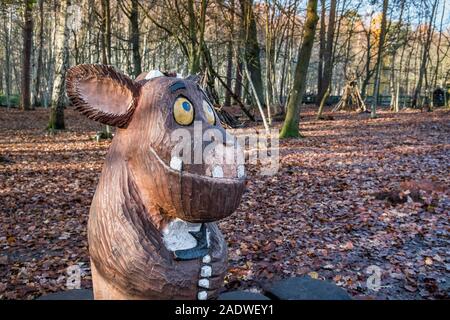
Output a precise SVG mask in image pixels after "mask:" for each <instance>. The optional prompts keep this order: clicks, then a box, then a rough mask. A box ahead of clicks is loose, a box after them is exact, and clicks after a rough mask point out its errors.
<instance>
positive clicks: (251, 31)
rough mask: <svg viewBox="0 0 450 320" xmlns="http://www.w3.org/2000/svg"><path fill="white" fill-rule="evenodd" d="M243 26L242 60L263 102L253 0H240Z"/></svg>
mask: <svg viewBox="0 0 450 320" xmlns="http://www.w3.org/2000/svg"><path fill="white" fill-rule="evenodd" d="M240 1H241V8H242V18H243V26H244V31H245V33H244V44H245V47H244V60H245V63H246V65H247V68H248V71H249V73H250V78H251V81H252V83H253V86H254V87H255V90H256V93H257V95H258V99H259V101H260V102H261V103H264V88H263V81H262V75H261V61H260V49H259V44H258V33H257V32H258V31H257V28H256V20H255V14H254V12H253V0H240Z"/></svg>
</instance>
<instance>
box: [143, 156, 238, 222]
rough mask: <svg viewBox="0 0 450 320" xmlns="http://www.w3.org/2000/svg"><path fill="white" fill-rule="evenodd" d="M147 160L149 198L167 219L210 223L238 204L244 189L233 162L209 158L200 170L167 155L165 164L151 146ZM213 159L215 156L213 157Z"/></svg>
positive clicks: (232, 209) (230, 211)
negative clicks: (225, 162) (148, 159)
mask: <svg viewBox="0 0 450 320" xmlns="http://www.w3.org/2000/svg"><path fill="white" fill-rule="evenodd" d="M149 155H150V158H151V159H152V160H151V161H148V163H151V167H150V171H149V172H151V176H149V178H150V179H152V185H154V187H152V198H153V200H154V203H155V205H156V206H157V207H159V208H162V209H163V210H164V212H165V214H166V215H168V216H170V217H171V218H179V219H182V220H184V221H189V222H192V223H202V222H212V221H217V220H220V219H223V218H225V217H228V216H229V215H230V214H232V213H233V212H234V211H235V210H236V208H237V207H238V206H239V202H240V199H241V196H242V194H243V192H244V189H245V170H244V167H243V165H242V167H239V165H238V166H236V165H228V164H224V165H218V163H220V162H215V161H210V162H209V163H206V164H205V165H202V166H201V167H200V168H201V171H200V172H195V173H193V172H192V169H198V168H199V167H197V168H193V166H190V165H188V164H186V165H184V164H183V162H182V161H181V159H179V158H178V159H176V158H174V157H172V158H171V160H170V164H169V165H168V164H166V162H165V161H163V160H162V159H161V158H160V157H159V155H158V154H157V153H156V151H155V150H153V148H150V152H149ZM213 160H215V159H213Z"/></svg>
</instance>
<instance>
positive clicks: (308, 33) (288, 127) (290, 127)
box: [280, 0, 319, 138]
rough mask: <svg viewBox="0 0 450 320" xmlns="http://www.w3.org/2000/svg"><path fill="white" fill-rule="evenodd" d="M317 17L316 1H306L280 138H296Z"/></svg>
mask: <svg viewBox="0 0 450 320" xmlns="http://www.w3.org/2000/svg"><path fill="white" fill-rule="evenodd" d="M318 20H319V17H318V16H317V0H308V5H307V14H306V21H305V25H304V31H303V43H302V45H301V47H300V48H299V50H298V58H297V66H296V68H295V77H294V84H293V86H292V90H291V94H290V96H289V101H288V104H287V113H286V118H285V119H284V123H283V128H282V129H281V132H280V138H287V137H298V136H299V135H300V133H299V130H298V125H299V119H300V113H299V104H300V103H301V101H302V97H303V92H304V91H305V82H306V75H307V73H308V66H309V60H310V58H311V51H312V47H313V44H314V35H315V33H316V26H317V21H318Z"/></svg>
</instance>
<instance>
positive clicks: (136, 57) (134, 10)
mask: <svg viewBox="0 0 450 320" xmlns="http://www.w3.org/2000/svg"><path fill="white" fill-rule="evenodd" d="M130 28H131V39H130V42H131V49H132V52H133V75H134V77H137V76H138V75H140V74H141V73H142V67H141V52H140V49H139V37H140V33H139V7H138V0H132V1H131V12H130Z"/></svg>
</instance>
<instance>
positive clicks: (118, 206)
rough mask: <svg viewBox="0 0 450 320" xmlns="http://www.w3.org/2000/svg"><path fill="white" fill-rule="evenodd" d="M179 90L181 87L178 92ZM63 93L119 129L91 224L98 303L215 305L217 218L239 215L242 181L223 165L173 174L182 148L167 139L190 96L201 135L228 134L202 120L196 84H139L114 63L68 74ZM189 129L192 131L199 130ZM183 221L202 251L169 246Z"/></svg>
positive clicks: (162, 80) (221, 265)
mask: <svg viewBox="0 0 450 320" xmlns="http://www.w3.org/2000/svg"><path fill="white" fill-rule="evenodd" d="M174 84H175V87H180V88H181V89H177V90H171V89H170V88H175V87H174ZM66 86H67V94H68V97H69V99H70V101H71V103H72V104H73V105H74V106H75V108H76V109H77V110H79V111H80V112H81V113H83V114H85V115H86V116H87V117H89V118H90V119H93V120H96V121H99V122H101V123H104V124H108V125H114V126H117V127H119V128H118V129H117V133H116V135H115V137H114V139H113V141H112V144H111V147H110V150H109V152H108V155H107V157H106V161H105V164H104V167H103V170H102V174H101V177H100V181H99V184H98V186H97V190H96V192H95V195H94V199H93V201H92V205H91V209H90V217H89V223H88V238H89V251H90V256H91V266H92V275H93V285H94V295H95V298H96V299H197V298H198V299H205V298H207V299H210V298H214V297H215V296H216V295H217V292H218V289H219V288H220V287H221V286H222V283H223V277H224V274H225V272H226V264H227V249H226V243H225V241H224V239H223V236H222V234H221V233H220V231H219V229H218V227H217V225H216V223H215V221H217V220H218V219H221V218H225V217H227V216H229V215H230V214H231V213H233V212H234V210H235V209H236V208H237V206H238V204H239V201H240V198H241V195H242V193H243V191H244V184H245V177H244V176H243V175H242V174H239V173H237V172H238V171H239V170H237V166H236V165H233V164H231V165H226V166H225V165H224V167H223V170H222V171H223V177H219V178H217V177H213V176H211V172H212V170H213V168H212V167H211V166H212V165H214V164H206V163H202V164H184V163H183V164H182V168H181V170H176V169H173V168H172V167H171V165H170V163H171V160H172V159H171V157H172V155H171V150H172V148H173V147H174V143H175V142H172V141H171V139H170V134H171V132H172V131H173V130H175V129H177V128H179V127H181V126H180V125H178V124H177V122H176V121H175V119H174V116H173V114H172V113H173V105H174V101H175V100H176V99H177V98H178V97H179V96H180V95H182V96H183V97H186V98H187V99H189V101H190V102H191V104H192V106H193V107H194V117H195V120H196V121H202V123H204V124H205V126H204V128H211V127H214V128H216V129H218V130H220V132H223V133H224V131H223V128H222V127H220V121H216V124H215V125H210V124H207V123H206V122H205V117H204V115H203V111H202V103H203V100H204V99H205V97H204V94H203V93H202V91H201V90H200V88H199V86H198V84H197V83H195V82H193V81H190V80H184V79H178V78H174V77H168V76H159V77H156V78H152V79H146V78H145V75H141V76H139V77H138V79H137V80H136V81H133V80H131V79H130V78H128V77H127V76H125V75H123V74H121V73H120V72H118V71H116V70H115V69H114V68H112V67H110V66H103V65H78V66H75V67H73V68H71V69H70V70H69V71H68V75H67V79H66ZM183 128H185V129H187V130H189V131H192V130H193V126H192V125H191V126H184V127H183ZM191 136H192V139H193V135H191ZM203 146H205V145H203ZM214 170H215V169H214ZM178 219H181V220H178ZM187 222H190V223H187ZM178 223H179V224H180V225H183V226H185V227H186V225H187V226H188V227H189V228H192V230H193V231H192V232H191V231H189V234H190V235H188V236H189V237H191V236H194V238H192V237H191V238H189V239H190V241H194V240H192V239H196V240H195V243H196V247H194V248H190V249H186V250H185V249H183V250H175V249H173V250H172V249H171V247H170V246H169V247H168V244H167V242H165V238H164V237H165V235H167V234H169V235H170V237H172V238H173V239H175V240H177V239H178V237H179V238H182V237H183V234H180V235H177V234H176V232H177V230H178V229H177V227H176V226H178V225H177V224H178ZM173 226H175V227H173ZM194 229H195V230H194ZM180 230H181V229H180ZM188 230H191V229H188ZM167 237H169V236H167ZM205 237H207V239H206V238H205ZM172 238H170V239H172ZM205 239H206V240H209V241H206V240H205ZM175 240H174V241H175ZM205 241H206V242H205ZM175 242H176V241H175ZM176 245H177V243H175V247H176ZM181 245H183V243H181Z"/></svg>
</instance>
